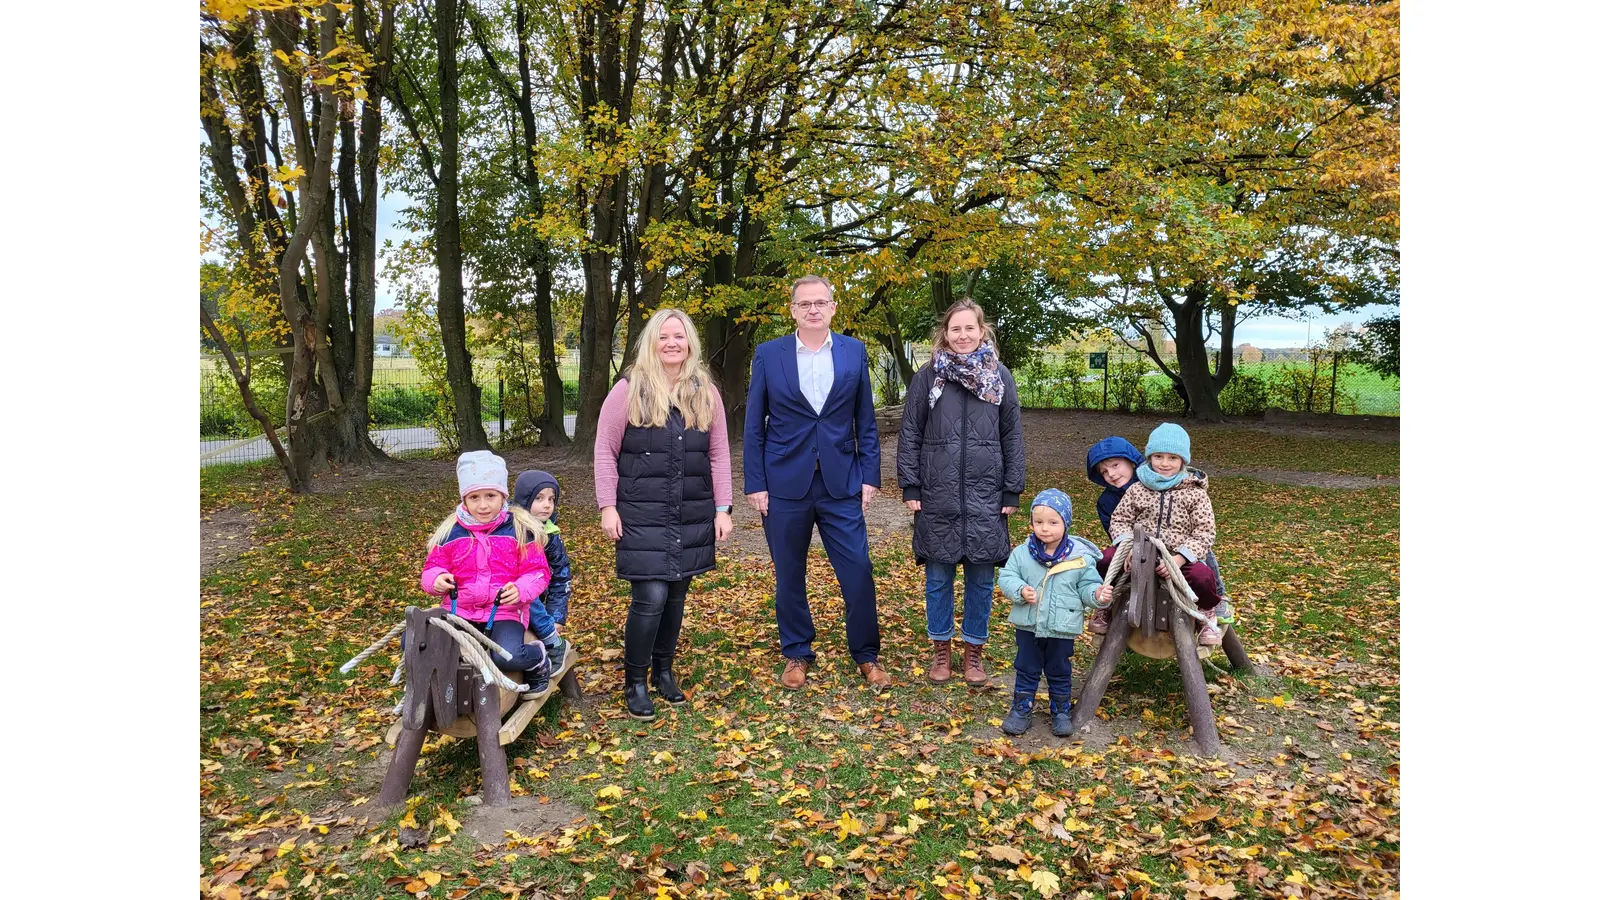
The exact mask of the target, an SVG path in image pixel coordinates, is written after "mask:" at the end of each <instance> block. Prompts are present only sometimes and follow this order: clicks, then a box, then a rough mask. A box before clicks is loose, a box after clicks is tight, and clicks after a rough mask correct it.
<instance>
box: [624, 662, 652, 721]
mask: <svg viewBox="0 0 1600 900" xmlns="http://www.w3.org/2000/svg"><path fill="white" fill-rule="evenodd" d="M649 675H650V670H649V669H648V668H646V669H636V668H634V667H632V666H629V667H628V668H627V669H626V670H624V674H623V684H622V699H623V702H625V703H626V704H627V706H628V715H629V716H631V717H632V718H635V719H640V720H643V721H645V722H650V721H653V720H654V719H655V717H656V705H655V704H654V703H652V702H651V701H650V687H649V685H648V684H646V681H647V679H648V678H649Z"/></svg>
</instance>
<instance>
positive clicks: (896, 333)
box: [881, 302, 917, 388]
mask: <svg viewBox="0 0 1600 900" xmlns="http://www.w3.org/2000/svg"><path fill="white" fill-rule="evenodd" d="M883 321H884V323H885V324H886V325H887V326H888V328H889V331H888V334H886V335H884V336H883V337H882V338H881V340H882V343H883V345H884V347H886V348H888V350H889V352H890V353H892V354H894V363H895V365H896V366H897V367H898V368H899V370H900V385H901V387H902V388H906V387H910V386H911V379H912V378H913V377H914V376H915V375H916V374H917V367H916V366H914V365H912V364H911V358H910V357H909V356H908V355H907V354H906V342H905V338H904V337H902V336H901V334H900V317H899V316H897V315H895V314H894V307H892V306H890V305H888V303H887V302H885V304H884V307H883Z"/></svg>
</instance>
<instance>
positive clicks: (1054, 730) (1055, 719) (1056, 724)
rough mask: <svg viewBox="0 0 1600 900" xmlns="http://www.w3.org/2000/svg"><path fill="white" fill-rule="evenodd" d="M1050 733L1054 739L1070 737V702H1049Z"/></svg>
mask: <svg viewBox="0 0 1600 900" xmlns="http://www.w3.org/2000/svg"><path fill="white" fill-rule="evenodd" d="M1050 733H1051V734H1053V735H1055V736H1056V737H1071V736H1072V701H1071V700H1051V701H1050Z"/></svg>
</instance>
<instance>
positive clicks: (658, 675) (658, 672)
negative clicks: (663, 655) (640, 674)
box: [650, 657, 689, 706]
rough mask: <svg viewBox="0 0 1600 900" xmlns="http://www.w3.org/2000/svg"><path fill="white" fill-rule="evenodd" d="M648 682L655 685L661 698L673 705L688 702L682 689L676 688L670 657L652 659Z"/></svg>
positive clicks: (676, 683)
mask: <svg viewBox="0 0 1600 900" xmlns="http://www.w3.org/2000/svg"><path fill="white" fill-rule="evenodd" d="M650 683H651V684H652V685H654V686H655V689H656V693H658V694H660V695H661V699H663V700H665V701H667V702H668V703H671V704H672V705H673V706H680V705H682V704H684V703H688V702H689V698H688V697H685V696H684V695H683V691H681V690H679V689H678V682H677V679H675V678H673V677H672V659H671V658H670V657H669V658H667V659H657V660H655V661H654V663H653V664H652V670H651V673H650Z"/></svg>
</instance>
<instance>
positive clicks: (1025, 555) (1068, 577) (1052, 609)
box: [999, 488, 1101, 737]
mask: <svg viewBox="0 0 1600 900" xmlns="http://www.w3.org/2000/svg"><path fill="white" fill-rule="evenodd" d="M1032 518H1033V533H1032V534H1030V535H1029V536H1028V539H1027V540H1026V541H1024V542H1023V543H1022V544H1021V545H1019V546H1018V547H1017V548H1016V549H1015V550H1012V551H1011V556H1010V558H1009V559H1007V560H1006V564H1005V566H1004V567H1002V568H1001V569H1000V573H999V582H1000V590H1001V591H1002V592H1003V593H1004V594H1005V595H1006V596H1007V597H1009V598H1011V604H1012V605H1011V624H1012V625H1015V626H1016V628H1017V659H1016V663H1015V665H1014V668H1015V669H1016V672H1017V682H1016V685H1015V686H1014V687H1013V688H1012V694H1011V712H1010V713H1009V714H1008V715H1007V716H1006V720H1005V722H1003V723H1002V724H1001V725H1000V730H1001V731H1004V732H1005V733H1006V734H1010V735H1018V734H1022V733H1023V732H1026V731H1027V730H1028V728H1029V727H1030V726H1031V725H1032V724H1033V721H1032V717H1033V697H1034V694H1035V693H1037V692H1038V690H1039V676H1040V674H1041V673H1042V674H1043V675H1044V676H1045V679H1046V683H1047V685H1048V687H1049V690H1050V732H1051V733H1052V734H1054V735H1055V736H1056V737H1066V736H1068V735H1070V734H1072V708H1071V700H1072V649H1073V644H1072V642H1073V639H1074V638H1076V637H1077V636H1078V635H1080V634H1082V633H1083V620H1084V611H1085V610H1093V609H1095V608H1096V607H1097V605H1098V604H1096V602H1095V589H1096V588H1098V587H1099V586H1100V583H1101V578H1100V572H1099V570H1097V569H1096V568H1095V563H1096V562H1098V561H1099V559H1100V548H1099V547H1096V546H1095V545H1094V544H1092V543H1090V542H1088V541H1086V540H1084V539H1083V538H1080V537H1074V536H1072V535H1070V534H1068V533H1067V526H1068V525H1070V524H1071V522H1072V498H1070V497H1068V496H1067V495H1066V494H1065V493H1063V492H1061V491H1059V490H1057V489H1056V488H1048V489H1046V490H1043V491H1040V492H1039V495H1038V496H1037V497H1034V498H1033V509H1032Z"/></svg>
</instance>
